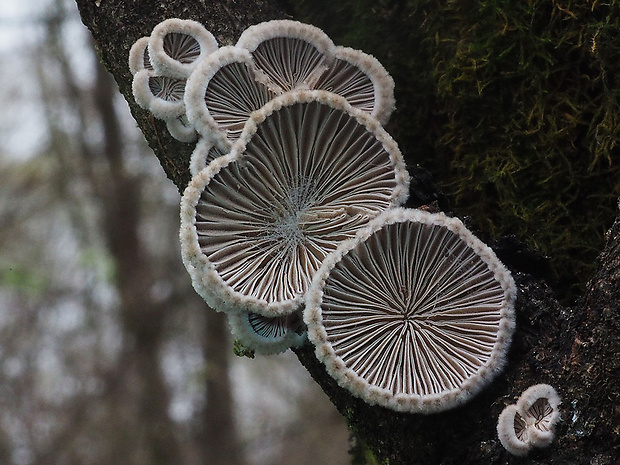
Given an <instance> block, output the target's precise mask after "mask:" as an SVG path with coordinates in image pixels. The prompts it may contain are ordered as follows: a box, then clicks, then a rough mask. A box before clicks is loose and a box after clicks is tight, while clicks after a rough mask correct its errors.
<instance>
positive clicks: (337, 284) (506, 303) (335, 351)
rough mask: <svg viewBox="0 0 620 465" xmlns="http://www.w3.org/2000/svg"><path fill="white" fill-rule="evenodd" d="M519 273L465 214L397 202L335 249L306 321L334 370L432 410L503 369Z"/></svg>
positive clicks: (351, 386) (401, 403)
mask: <svg viewBox="0 0 620 465" xmlns="http://www.w3.org/2000/svg"><path fill="white" fill-rule="evenodd" d="M515 294H516V289H515V284H514V281H513V279H512V277H511V275H510V273H509V272H508V270H507V269H506V268H505V267H504V265H503V264H502V263H501V262H500V261H499V260H498V259H497V257H496V256H495V254H494V253H493V251H492V250H491V249H490V248H489V247H487V246H486V245H484V244H483V243H482V242H481V241H480V240H479V239H477V238H476V237H475V236H474V235H473V234H472V233H471V232H470V231H468V230H467V229H466V228H465V226H464V225H463V224H462V223H461V221H459V220H458V219H456V218H449V217H447V216H446V215H444V214H441V213H438V214H433V213H428V212H425V211H421V210H410V209H409V210H408V209H400V208H397V209H392V210H389V211H387V212H385V213H383V214H382V215H380V216H379V217H377V218H375V219H374V220H372V221H371V222H370V224H369V225H368V226H367V227H366V228H364V229H361V230H360V231H359V232H358V233H357V235H356V237H355V238H354V239H351V240H349V241H347V242H345V243H343V244H342V245H341V246H340V247H339V248H338V250H337V251H336V252H334V253H332V254H331V255H330V256H328V257H327V258H326V259H325V261H324V263H323V265H322V267H321V268H320V269H319V270H318V272H317V273H316V274H315V277H314V279H313V282H312V285H311V287H310V289H309V291H308V292H307V293H306V306H305V310H304V321H305V323H306V324H307V326H308V338H309V340H310V341H311V342H312V343H313V344H314V345H315V348H316V356H317V358H318V359H319V360H321V361H322V362H323V363H324V364H325V367H326V369H327V372H328V373H329V374H330V375H331V376H332V377H333V378H334V379H335V380H336V381H337V382H338V383H339V384H340V385H341V386H343V387H345V388H346V389H348V390H349V391H350V392H351V393H352V394H353V395H354V396H356V397H360V398H362V399H363V400H364V401H365V402H367V403H369V404H371V405H374V404H378V405H381V406H384V407H387V408H390V409H393V410H397V411H403V412H417V413H432V412H438V411H442V410H446V409H449V408H452V407H454V406H456V405H459V404H461V403H463V402H465V401H466V400H468V399H469V398H471V397H472V396H473V395H475V394H476V393H478V392H479V391H480V390H481V389H482V388H483V387H484V386H485V385H487V384H488V383H489V382H490V381H491V380H492V379H493V378H494V377H495V375H496V374H497V373H498V372H499V371H500V370H501V369H502V367H503V365H504V363H505V354H506V352H507V349H508V347H509V344H510V340H511V336H512V332H513V328H514V315H513V301H514V298H515Z"/></svg>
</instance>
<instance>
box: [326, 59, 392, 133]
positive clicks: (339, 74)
mask: <svg viewBox="0 0 620 465" xmlns="http://www.w3.org/2000/svg"><path fill="white" fill-rule="evenodd" d="M334 56H335V58H336V59H335V61H334V63H333V64H332V65H331V66H330V67H329V69H328V70H327V71H325V72H324V73H323V74H322V75H321V76H320V77H319V78H318V80H317V81H316V83H315V84H314V88H315V89H323V90H328V91H330V92H334V93H336V94H338V95H341V96H343V97H344V98H346V99H347V101H348V102H349V103H350V104H351V105H353V106H354V107H355V108H359V109H360V110H364V111H366V112H367V113H369V114H370V115H372V116H374V117H375V118H377V119H378V120H379V122H380V123H381V124H386V123H387V122H388V121H389V119H390V116H391V115H392V112H393V111H394V109H395V108H396V101H395V99H394V80H393V79H392V77H391V76H390V74H389V73H388V72H387V71H386V69H385V68H384V67H383V65H382V64H381V63H380V62H379V60H377V59H376V58H375V57H373V56H372V55H368V54H366V53H364V52H362V51H360V50H354V49H352V48H348V47H336V48H335V50H334Z"/></svg>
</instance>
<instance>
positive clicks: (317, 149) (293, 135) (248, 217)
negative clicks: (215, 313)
mask: <svg viewBox="0 0 620 465" xmlns="http://www.w3.org/2000/svg"><path fill="white" fill-rule="evenodd" d="M408 180H409V178H408V174H407V172H406V169H405V166H404V162H403V159H402V155H401V153H400V151H399V150H398V147H397V146H396V143H395V142H394V141H393V139H392V138H391V137H390V136H389V135H388V134H387V133H386V132H385V130H384V129H383V128H382V127H381V126H380V125H379V123H378V122H377V121H376V120H375V119H374V118H372V117H370V116H368V115H367V114H366V113H364V112H362V111H359V110H356V109H354V108H352V107H351V105H349V104H348V103H347V101H346V100H345V99H344V98H342V97H338V96H337V95H335V94H331V93H329V92H323V91H294V92H289V93H286V94H284V95H282V96H280V97H277V98H275V99H274V100H272V101H271V102H270V103H268V104H267V105H266V106H265V107H263V108H262V109H261V110H259V111H257V112H255V113H253V115H252V116H251V118H250V120H249V121H248V123H247V125H246V127H245V129H244V130H243V133H242V135H241V137H240V139H239V140H238V141H237V142H236V143H235V144H234V145H233V148H232V151H231V153H230V154H229V155H225V156H223V157H219V158H216V159H215V160H214V161H213V162H211V163H210V164H209V166H208V167H207V168H206V169H204V170H203V171H201V172H200V173H198V174H197V175H196V176H194V178H193V179H192V181H191V182H190V184H189V186H188V188H187V189H186V191H185V193H184V195H183V199H182V201H181V245H182V252H183V260H184V262H185V265H186V267H187V269H188V271H189V273H190V275H192V281H193V284H194V286H195V288H196V290H197V291H198V293H199V294H200V295H202V296H203V297H204V298H205V299H206V300H207V302H208V303H210V304H211V306H212V307H214V308H218V309H220V310H225V311H229V312H235V311H248V312H254V313H259V314H262V315H265V316H279V315H283V314H287V313H290V312H292V311H294V310H295V309H297V308H298V306H299V305H300V304H301V299H302V295H303V293H304V292H305V291H306V289H307V287H308V285H309V284H310V281H311V279H312V276H313V274H314V272H315V271H316V270H317V269H318V267H319V266H320V265H321V263H322V261H323V259H324V257H325V256H326V255H327V254H328V253H329V252H331V251H332V250H335V249H336V247H337V246H338V245H339V244H340V243H341V242H342V241H343V240H345V239H347V238H350V237H353V236H354V235H355V232H356V231H357V230H358V229H360V228H362V227H364V226H365V225H366V224H367V222H368V221H369V220H370V219H371V218H373V217H374V216H376V215H377V214H379V213H381V212H382V211H384V210H386V209H388V208H390V207H393V206H395V205H398V204H400V203H401V202H402V201H404V199H405V198H406V196H407V185H408Z"/></svg>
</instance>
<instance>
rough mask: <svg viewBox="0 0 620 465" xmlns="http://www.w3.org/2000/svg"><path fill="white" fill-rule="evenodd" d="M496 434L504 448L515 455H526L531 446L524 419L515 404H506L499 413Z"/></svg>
mask: <svg viewBox="0 0 620 465" xmlns="http://www.w3.org/2000/svg"><path fill="white" fill-rule="evenodd" d="M497 436H498V437H499V441H500V442H501V443H502V446H504V449H506V450H507V451H508V452H510V453H511V454H512V455H515V456H517V457H524V456H526V455H527V454H528V453H529V452H530V450H531V448H532V444H531V442H530V438H529V431H528V428H527V424H526V421H525V419H524V418H523V416H522V415H521V413H520V411H519V408H518V407H517V406H516V405H515V404H511V405H507V406H506V408H504V410H502V413H500V415H499V418H498V420H497Z"/></svg>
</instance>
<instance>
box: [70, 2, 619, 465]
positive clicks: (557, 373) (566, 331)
mask: <svg viewBox="0 0 620 465" xmlns="http://www.w3.org/2000/svg"><path fill="white" fill-rule="evenodd" d="M77 4H78V7H79V9H80V14H81V16H82V21H83V22H84V24H85V25H86V26H87V27H88V28H89V29H90V31H91V33H92V36H93V38H94V41H95V44H96V47H97V49H98V52H99V55H100V58H101V60H102V62H103V63H104V64H105V66H106V67H107V69H108V70H109V71H110V73H111V74H112V75H113V76H114V78H115V79H116V82H117V83H118V86H119V90H120V92H121V93H122V94H123V95H124V96H125V98H126V100H127V102H128V103H129V106H130V108H131V111H132V114H133V116H134V118H135V119H136V121H137V124H138V126H139V127H140V129H141V130H142V132H143V133H144V136H145V138H146V140H147V141H148V143H149V145H150V146H151V148H152V149H153V151H154V153H155V155H156V156H157V158H158V159H159V160H160V163H161V165H162V167H163V169H164V171H165V172H166V175H167V176H168V178H170V179H171V180H172V181H173V182H174V183H175V185H176V186H177V188H178V189H179V190H180V191H182V190H183V189H184V187H185V185H186V184H187V182H188V180H189V179H190V175H189V170H188V164H189V157H190V154H191V151H192V147H193V145H192V144H184V143H181V142H178V141H176V140H174V139H173V138H172V137H170V135H169V134H168V133H167V131H166V128H165V124H164V123H163V122H161V121H157V120H155V119H154V118H152V117H151V116H149V114H148V112H146V111H144V110H142V109H140V108H139V107H137V105H136V104H135V103H134V101H133V97H132V94H131V80H132V78H131V74H130V73H129V70H128V68H127V56H128V53H129V49H130V47H131V45H132V44H133V42H135V40H137V39H138V38H139V37H142V36H145V35H148V34H149V33H150V31H151V30H152V28H153V26H155V25H156V24H157V23H159V22H160V21H162V20H164V19H166V18H170V17H179V18H185V19H194V20H197V21H200V22H202V23H203V24H205V26H206V27H207V29H209V30H210V31H211V32H212V33H213V34H214V35H215V36H216V38H217V39H218V41H219V42H220V44H221V45H228V44H232V43H234V42H235V41H236V39H237V38H238V36H239V35H240V33H241V32H242V30H243V29H245V28H246V27H247V26H249V25H251V24H255V23H258V22H261V21H265V20H270V19H281V18H284V17H286V11H285V10H283V9H282V7H281V6H280V5H279V4H278V3H277V2H275V1H270V0H263V1H253V2H240V1H235V0H226V1H220V2H213V3H212V2H204V1H192V2H187V1H180V0H171V1H168V2H162V1H154V0H139V1H138V0H136V1H131V2H128V1H124V0H101V1H100V2H95V1H94V0H77ZM97 4H99V6H97ZM397 85H399V83H397ZM416 179H418V178H417V177H416V173H414V186H413V189H412V191H416V192H417V191H420V190H422V196H424V197H425V198H433V196H435V197H436V196H437V195H439V194H438V193H436V192H432V186H430V185H426V184H424V183H423V181H421V182H420V183H417V184H416V183H415V180H416ZM420 179H422V178H420ZM429 189H430V190H431V191H429ZM417 193H419V192H417ZM412 206H415V199H413V202H412ZM496 252H497V254H498V256H499V257H500V259H502V260H503V261H504V262H505V263H506V265H507V266H508V267H509V268H510V269H511V270H512V272H513V274H514V276H515V280H516V282H517V285H518V287H519V293H518V299H517V305H516V312H517V330H516V333H515V336H514V342H513V345H512V347H511V350H510V353H509V355H508V365H507V368H506V369H505V370H504V372H503V373H502V374H501V375H500V376H498V377H497V379H496V380H495V381H494V382H493V383H492V384H491V385H490V386H488V387H487V388H486V389H484V390H483V391H482V392H481V393H480V394H479V395H478V396H476V397H475V398H474V399H473V400H472V401H471V402H469V403H467V404H465V405H463V406H461V407H459V408H457V409H454V410H451V411H448V412H445V413H440V414H433V415H427V416H424V415H410V414H397V413H394V412H391V411H388V410H386V409H383V408H380V407H369V406H367V405H366V404H364V403H363V402H362V401H361V400H359V399H356V398H353V397H351V396H350V395H348V393H347V392H346V391H344V390H343V389H341V388H340V387H338V385H337V384H336V383H335V382H334V381H333V380H332V379H331V378H329V377H328V376H327V375H326V373H325V371H324V369H323V367H322V365H321V364H320V363H319V362H318V361H317V360H316V358H315V357H314V353H313V349H312V348H311V347H308V346H306V347H303V348H301V349H299V350H297V351H296V353H297V356H298V357H299V359H300V361H301V362H302V363H303V364H304V366H305V367H306V368H307V369H308V371H309V372H310V373H311V375H312V376H313V378H314V379H315V380H316V382H317V383H318V384H319V385H320V386H321V387H322V388H323V390H324V391H325V392H326V393H327V395H328V396H329V397H330V399H331V400H332V402H333V403H334V404H335V405H336V407H337V408H338V409H339V410H340V412H341V413H342V414H343V415H344V416H345V417H346V418H347V421H348V422H349V425H350V426H351V428H352V430H353V431H354V432H355V433H356V434H357V435H358V436H359V438H361V439H362V440H363V441H364V442H365V443H366V444H367V445H368V446H369V447H370V449H371V450H372V451H373V453H374V454H375V456H376V457H377V459H378V460H380V461H384V462H385V463H389V464H390V465H394V464H407V465H412V464H433V465H436V464H445V465H447V464H484V465H488V464H506V463H529V464H587V463H596V464H600V465H605V464H610V465H611V464H614V463H618V462H619V461H620V407H619V405H620V382H619V381H620V375H619V374H618V373H620V357H618V354H620V317H619V316H618V301H619V300H620V220H617V221H616V223H615V224H614V225H613V227H612V228H611V229H610V231H609V233H608V238H607V246H606V248H605V250H604V251H603V252H602V253H601V255H600V257H599V271H598V273H597V274H596V275H595V276H594V277H593V278H592V279H591V281H590V284H589V287H588V291H587V293H586V295H585V297H584V298H583V299H582V300H581V301H580V302H578V303H577V304H576V305H574V306H573V307H563V306H561V305H560V304H559V303H558V302H557V300H556V299H555V298H554V296H553V293H552V292H551V290H550V288H549V287H548V286H547V285H546V284H545V283H544V282H543V281H541V280H539V279H537V278H535V277H533V276H532V275H529V274H527V273H526V271H529V270H532V269H536V267H537V262H536V260H538V258H536V257H533V256H532V255H530V254H528V253H527V252H525V251H524V250H522V249H521V248H519V246H518V245H517V244H515V243H514V242H511V241H504V242H501V241H500V242H499V243H498V245H497V247H496ZM537 383H548V384H551V385H552V386H554V387H555V388H556V389H557V391H558V393H559V394H560V395H561V397H562V399H563V402H562V405H561V414H562V418H563V420H562V421H561V423H560V424H559V426H558V429H557V438H556V440H555V441H554V443H553V444H552V445H551V446H550V447H548V448H546V449H540V450H534V451H532V453H530V455H529V456H528V457H526V458H525V459H521V458H516V457H512V456H510V455H509V454H508V453H507V452H506V451H505V450H504V449H503V447H502V446H501V444H500V443H499V440H498V439H497V434H496V432H495V425H496V421H497V417H498V415H499V413H500V412H501V410H502V409H503V408H504V406H506V405H507V404H510V403H514V402H515V401H516V399H517V398H518V396H519V395H520V393H521V392H523V391H524V390H525V389H526V388H527V387H529V386H531V385H533V384H537Z"/></svg>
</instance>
